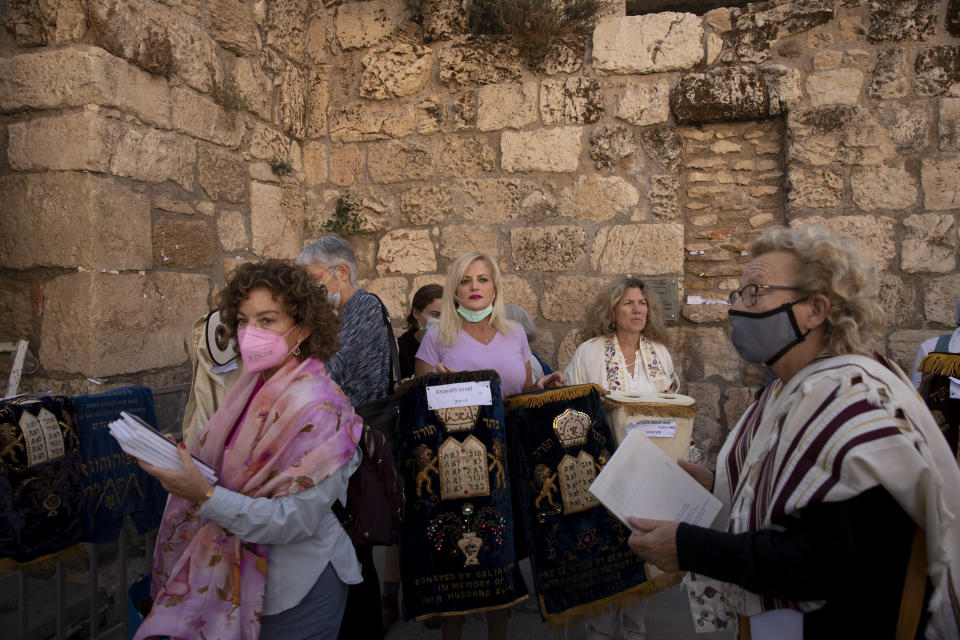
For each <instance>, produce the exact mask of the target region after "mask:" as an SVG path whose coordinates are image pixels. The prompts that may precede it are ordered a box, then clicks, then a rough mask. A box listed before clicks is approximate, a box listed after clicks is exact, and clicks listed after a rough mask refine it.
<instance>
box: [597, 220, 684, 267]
mask: <svg viewBox="0 0 960 640" xmlns="http://www.w3.org/2000/svg"><path fill="white" fill-rule="evenodd" d="M590 266H591V267H592V268H593V269H594V270H596V271H600V272H601V273H621V274H622V273H630V274H633V275H641V276H654V275H665V274H680V273H683V225H681V224H625V225H617V226H614V227H604V228H602V229H600V230H599V231H598V232H597V237H596V238H595V239H594V241H593V251H592V253H591V255H590Z"/></svg>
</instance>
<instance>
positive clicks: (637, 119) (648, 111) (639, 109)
mask: <svg viewBox="0 0 960 640" xmlns="http://www.w3.org/2000/svg"><path fill="white" fill-rule="evenodd" d="M617 117H618V118H620V119H621V120H626V121H627V122H629V123H630V124H634V125H637V126H640V127H642V126H645V125H648V124H658V123H660V122H666V121H667V120H669V119H670V83H669V82H667V81H666V80H659V81H657V82H640V81H629V82H626V83H624V85H623V88H622V89H621V93H620V100H619V101H618V102H617Z"/></svg>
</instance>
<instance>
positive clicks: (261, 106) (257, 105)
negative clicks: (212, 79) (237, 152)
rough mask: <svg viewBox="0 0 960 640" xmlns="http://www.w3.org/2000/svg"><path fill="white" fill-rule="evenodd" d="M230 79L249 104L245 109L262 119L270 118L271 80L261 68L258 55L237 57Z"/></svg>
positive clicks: (271, 101) (271, 105)
mask: <svg viewBox="0 0 960 640" xmlns="http://www.w3.org/2000/svg"><path fill="white" fill-rule="evenodd" d="M231 80H232V82H233V84H234V86H235V88H236V92H237V93H238V94H239V95H241V96H243V98H244V99H245V100H246V102H247V104H248V105H249V106H248V107H247V109H248V110H249V111H250V112H251V113H255V114H257V115H258V116H260V117H261V118H263V119H264V120H270V119H271V109H272V107H273V80H271V79H270V77H269V76H268V75H267V73H266V72H265V71H264V70H263V65H262V64H261V58H260V57H253V56H251V57H247V58H237V63H236V65H235V66H234V68H233V74H232V75H231Z"/></svg>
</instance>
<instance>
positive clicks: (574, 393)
mask: <svg viewBox="0 0 960 640" xmlns="http://www.w3.org/2000/svg"><path fill="white" fill-rule="evenodd" d="M593 391H596V392H597V393H601V392H602V391H603V390H602V389H601V388H600V387H599V386H598V385H595V384H592V383H591V384H575V385H573V386H572V387H561V388H560V389H549V390H547V391H534V392H532V393H518V394H516V395H512V396H507V398H506V399H505V400H504V401H503V408H504V409H506V410H507V411H513V410H514V409H539V408H540V407H542V406H544V405H547V404H550V403H551V402H563V401H569V400H577V399H578V398H583V397H585V396H588V395H590V393H591V392H593Z"/></svg>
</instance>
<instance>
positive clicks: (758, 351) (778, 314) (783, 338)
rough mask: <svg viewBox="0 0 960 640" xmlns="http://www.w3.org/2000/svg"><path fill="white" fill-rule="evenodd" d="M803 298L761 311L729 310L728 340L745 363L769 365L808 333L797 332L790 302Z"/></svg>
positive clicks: (796, 302)
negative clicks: (729, 326)
mask: <svg viewBox="0 0 960 640" xmlns="http://www.w3.org/2000/svg"><path fill="white" fill-rule="evenodd" d="M806 299H807V298H801V299H800V300H796V301H794V302H788V303H786V304H782V305H780V306H779V307H777V308H776V309H771V310H770V311H762V312H760V313H752V312H750V311H733V310H731V311H728V312H727V313H728V314H729V315H730V324H731V325H732V328H731V330H730V340H732V341H733V347H734V348H735V349H736V350H737V353H739V354H740V357H741V358H743V359H744V360H746V361H748V362H762V363H764V364H766V365H772V364H773V363H775V362H776V361H777V360H779V359H780V358H781V357H783V354H785V353H786V352H787V351H789V350H790V349H792V348H793V347H794V346H796V345H798V344H800V343H801V342H803V339H804V338H806V337H807V334H808V333H810V332H809V331H807V333H801V332H800V327H799V326H798V325H797V317H796V316H795V315H793V305H795V304H800V303H801V302H803V301H805V300H806Z"/></svg>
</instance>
